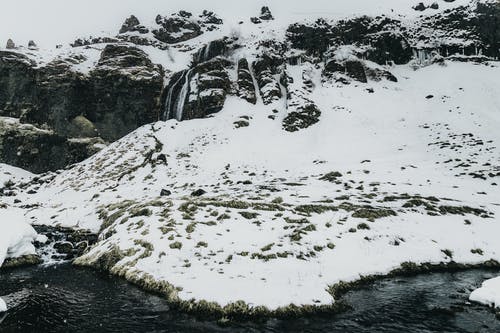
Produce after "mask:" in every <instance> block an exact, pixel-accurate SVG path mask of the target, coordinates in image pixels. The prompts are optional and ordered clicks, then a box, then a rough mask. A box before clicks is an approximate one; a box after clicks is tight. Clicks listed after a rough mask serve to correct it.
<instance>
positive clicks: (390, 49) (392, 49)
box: [366, 32, 413, 65]
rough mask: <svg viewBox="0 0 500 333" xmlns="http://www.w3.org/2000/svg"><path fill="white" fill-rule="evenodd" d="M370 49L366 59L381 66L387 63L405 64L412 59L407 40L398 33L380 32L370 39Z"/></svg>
mask: <svg viewBox="0 0 500 333" xmlns="http://www.w3.org/2000/svg"><path fill="white" fill-rule="evenodd" d="M369 43H370V45H371V49H370V50H369V51H368V52H367V55H366V56H367V59H368V60H371V61H373V62H376V63H378V64H381V65H385V64H386V63H387V62H391V61H392V62H394V63H395V64H398V65H402V64H407V63H408V62H409V61H410V60H411V59H412V57H413V52H412V49H411V46H410V43H409V42H408V40H407V39H406V38H405V37H404V36H403V35H402V34H401V33H398V32H382V33H379V34H376V35H374V36H372V37H371V38H370V42H369Z"/></svg>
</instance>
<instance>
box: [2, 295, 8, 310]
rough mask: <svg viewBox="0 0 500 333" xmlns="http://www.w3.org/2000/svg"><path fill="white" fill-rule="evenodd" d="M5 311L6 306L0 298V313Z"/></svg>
mask: <svg viewBox="0 0 500 333" xmlns="http://www.w3.org/2000/svg"><path fill="white" fill-rule="evenodd" d="M6 311H7V304H6V303H5V301H4V300H3V298H1V297H0V312H6Z"/></svg>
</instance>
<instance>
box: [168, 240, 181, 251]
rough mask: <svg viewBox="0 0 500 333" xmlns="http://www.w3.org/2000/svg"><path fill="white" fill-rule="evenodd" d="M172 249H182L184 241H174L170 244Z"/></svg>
mask: <svg viewBox="0 0 500 333" xmlns="http://www.w3.org/2000/svg"><path fill="white" fill-rule="evenodd" d="M169 247H170V248H171V249H177V250H180V249H182V243H181V242H173V243H172V244H170V245H169Z"/></svg>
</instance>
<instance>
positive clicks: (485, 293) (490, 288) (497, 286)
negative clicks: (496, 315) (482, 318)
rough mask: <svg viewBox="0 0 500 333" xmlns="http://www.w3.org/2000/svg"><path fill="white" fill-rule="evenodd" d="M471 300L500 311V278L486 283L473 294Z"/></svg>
mask: <svg viewBox="0 0 500 333" xmlns="http://www.w3.org/2000/svg"><path fill="white" fill-rule="evenodd" d="M469 299H470V300H471V301H474V302H478V303H482V304H485V305H488V306H491V307H493V308H498V309H500V277H497V278H495V279H491V280H487V281H485V282H484V283H483V285H482V286H481V288H479V289H476V290H474V291H473V292H472V294H471V295H470V298H469Z"/></svg>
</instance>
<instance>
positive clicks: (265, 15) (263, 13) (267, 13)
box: [259, 6, 274, 21]
mask: <svg viewBox="0 0 500 333" xmlns="http://www.w3.org/2000/svg"><path fill="white" fill-rule="evenodd" d="M259 18H260V19H261V20H263V21H270V20H274V17H273V14H271V10H270V9H269V7H266V6H264V7H262V8H261V10H260V16H259Z"/></svg>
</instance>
